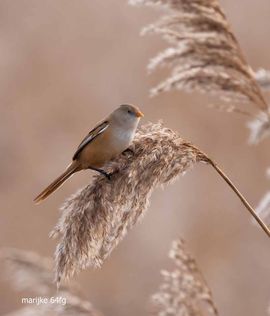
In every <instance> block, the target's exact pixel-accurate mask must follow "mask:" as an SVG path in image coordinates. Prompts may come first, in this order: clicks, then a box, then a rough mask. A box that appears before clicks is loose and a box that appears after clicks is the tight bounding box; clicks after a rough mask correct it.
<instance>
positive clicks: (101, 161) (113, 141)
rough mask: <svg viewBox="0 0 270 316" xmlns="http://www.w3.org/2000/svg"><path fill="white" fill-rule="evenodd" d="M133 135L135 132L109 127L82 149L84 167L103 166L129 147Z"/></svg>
mask: <svg viewBox="0 0 270 316" xmlns="http://www.w3.org/2000/svg"><path fill="white" fill-rule="evenodd" d="M133 137H134V132H127V131H125V130H124V129H121V128H110V127H109V128H107V129H106V130H105V131H104V132H103V133H102V134H100V135H98V137H96V138H95V139H94V140H93V141H92V142H90V143H89V144H88V145H86V146H85V148H84V149H83V150H82V152H81V155H80V158H79V160H80V162H81V164H82V166H83V168H88V167H89V166H92V167H97V168H98V167H102V166H103V165H105V164H106V163H107V162H108V161H110V160H111V159H113V158H114V157H116V156H118V155H119V154H121V153H122V152H123V151H124V150H125V149H127V148H128V147H129V145H130V143H131V142H132V140H133Z"/></svg>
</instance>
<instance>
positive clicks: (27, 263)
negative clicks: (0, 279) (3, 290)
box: [0, 248, 102, 316]
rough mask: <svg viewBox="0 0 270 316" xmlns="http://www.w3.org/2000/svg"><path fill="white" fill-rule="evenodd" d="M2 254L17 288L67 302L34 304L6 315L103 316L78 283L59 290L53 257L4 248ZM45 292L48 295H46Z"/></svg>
mask: <svg viewBox="0 0 270 316" xmlns="http://www.w3.org/2000/svg"><path fill="white" fill-rule="evenodd" d="M0 258H1V260H3V261H4V262H5V264H6V269H7V276H8V277H9V279H10V280H11V282H12V285H13V286H14V288H15V289H16V290H19V291H23V290H28V291H31V292H32V293H34V294H35V295H43V297H48V298H50V297H52V296H53V297H56V296H58V297H61V298H65V299H66V304H60V303H59V304H57V303H48V304H40V305H31V306H27V307H25V308H22V309H19V310H16V311H14V312H12V313H10V314H8V315H6V316H30V315H33V316H62V315H63V316H74V315H77V316H102V314H100V313H99V312H98V311H97V310H95V309H94V308H93V306H92V304H91V303H90V302H87V301H85V300H83V299H82V298H81V297H80V296H81V295H80V294H79V291H78V287H77V286H76V285H74V284H72V286H69V287H62V288H61V291H59V292H57V293H56V291H55V285H54V282H53V279H54V277H53V273H52V270H53V261H52V260H51V259H49V258H44V257H41V256H39V255H38V254H36V253H33V252H30V251H23V250H18V249H11V248H7V249H2V250H1V251H0ZM44 295H45V296H44Z"/></svg>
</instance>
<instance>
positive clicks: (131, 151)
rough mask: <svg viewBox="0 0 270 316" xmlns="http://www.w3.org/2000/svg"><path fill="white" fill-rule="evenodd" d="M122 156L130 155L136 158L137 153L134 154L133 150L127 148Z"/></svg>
mask: <svg viewBox="0 0 270 316" xmlns="http://www.w3.org/2000/svg"><path fill="white" fill-rule="evenodd" d="M122 154H123V155H126V154H130V155H132V156H134V155H135V152H134V150H133V149H131V148H127V149H126V150H124V151H123V152H122Z"/></svg>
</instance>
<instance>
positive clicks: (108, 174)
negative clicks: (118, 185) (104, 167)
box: [103, 172, 113, 181]
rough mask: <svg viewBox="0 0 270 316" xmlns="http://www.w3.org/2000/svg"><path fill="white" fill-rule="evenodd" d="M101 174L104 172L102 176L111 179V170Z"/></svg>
mask: <svg viewBox="0 0 270 316" xmlns="http://www.w3.org/2000/svg"><path fill="white" fill-rule="evenodd" d="M103 174H104V176H105V177H106V178H107V179H108V180H109V181H111V180H112V175H113V172H111V173H107V172H104V173H103Z"/></svg>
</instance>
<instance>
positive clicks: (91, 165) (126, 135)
mask: <svg viewBox="0 0 270 316" xmlns="http://www.w3.org/2000/svg"><path fill="white" fill-rule="evenodd" d="M141 117H143V113H142V112H141V111H140V110H139V109H138V108H137V107H136V106H134V105H130V104H124V105H120V106H119V107H118V108H117V109H116V110H114V111H113V112H112V113H111V114H110V115H109V116H108V117H107V118H106V119H104V120H103V121H101V122H100V123H98V124H97V125H96V127H95V128H94V129H92V130H91V131H90V132H89V134H88V135H87V136H86V137H85V138H84V139H83V141H82V142H81V143H80V145H79V147H78V149H77V150H76V152H75V154H74V155H73V158H72V163H71V164H70V165H69V166H68V167H67V169H66V171H65V172H64V173H63V174H62V175H60V176H59V177H58V178H57V179H56V180H55V181H53V182H52V183H51V184H50V185H49V186H48V187H47V188H46V189H45V190H43V191H42V192H41V193H40V194H39V195H38V196H37V197H36V198H35V199H34V202H35V203H38V202H40V201H42V200H44V199H46V198H47V197H48V196H49V195H50V194H52V193H53V192H54V191H55V190H56V189H58V188H59V187H60V186H61V185H62V184H63V183H64V182H65V181H66V180H67V179H68V178H69V177H71V176H72V175H73V174H74V173H75V172H78V171H80V170H84V169H92V170H95V171H98V172H100V173H102V174H103V175H104V176H106V177H107V178H108V179H110V174H108V173H106V172H105V171H104V170H102V169H101V168H102V167H103V166H104V165H105V164H106V163H107V162H108V161H110V160H111V159H113V158H114V157H116V156H117V155H119V154H121V153H122V152H123V151H125V150H126V149H127V148H128V147H129V145H130V144H131V142H132V141H133V138H134V135H135V132H136V129H137V126H138V123H139V120H140V118H141Z"/></svg>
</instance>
